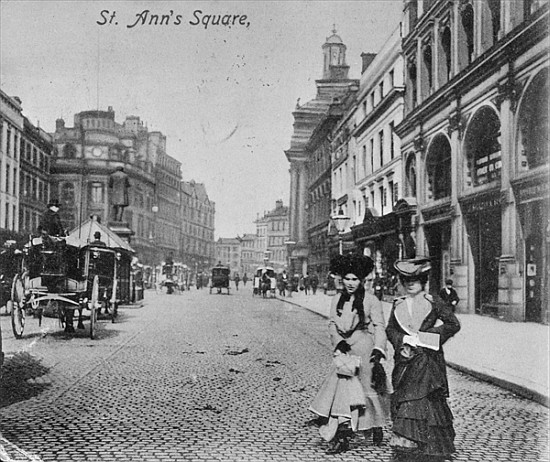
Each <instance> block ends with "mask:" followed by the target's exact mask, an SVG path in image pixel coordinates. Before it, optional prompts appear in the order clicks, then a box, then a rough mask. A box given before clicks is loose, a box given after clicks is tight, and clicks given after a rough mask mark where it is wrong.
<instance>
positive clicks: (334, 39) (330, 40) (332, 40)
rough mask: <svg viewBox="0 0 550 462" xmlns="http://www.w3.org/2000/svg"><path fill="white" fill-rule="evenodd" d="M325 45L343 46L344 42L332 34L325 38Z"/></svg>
mask: <svg viewBox="0 0 550 462" xmlns="http://www.w3.org/2000/svg"><path fill="white" fill-rule="evenodd" d="M326 43H339V44H343V43H344V42H343V41H342V39H341V38H340V36H339V35H337V34H332V35H331V36H330V37H327V41H326Z"/></svg>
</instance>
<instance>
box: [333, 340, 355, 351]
mask: <svg viewBox="0 0 550 462" xmlns="http://www.w3.org/2000/svg"><path fill="white" fill-rule="evenodd" d="M336 350H340V351H341V352H342V353H344V354H346V353H349V352H350V351H351V347H350V346H349V343H348V342H346V341H345V340H340V342H338V345H336V348H335V349H334V351H336Z"/></svg>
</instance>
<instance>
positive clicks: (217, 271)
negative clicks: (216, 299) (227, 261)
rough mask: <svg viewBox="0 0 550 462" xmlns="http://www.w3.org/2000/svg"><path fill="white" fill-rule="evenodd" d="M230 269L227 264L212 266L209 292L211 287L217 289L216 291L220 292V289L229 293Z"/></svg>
mask: <svg viewBox="0 0 550 462" xmlns="http://www.w3.org/2000/svg"><path fill="white" fill-rule="evenodd" d="M230 273H231V270H230V269H229V267H227V266H222V265H217V266H214V268H212V277H211V278H210V293H212V290H213V289H217V291H218V293H219V294H221V293H222V289H225V290H227V294H228V295H229V280H230V278H229V275H230Z"/></svg>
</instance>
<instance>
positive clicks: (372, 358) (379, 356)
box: [370, 348, 386, 363]
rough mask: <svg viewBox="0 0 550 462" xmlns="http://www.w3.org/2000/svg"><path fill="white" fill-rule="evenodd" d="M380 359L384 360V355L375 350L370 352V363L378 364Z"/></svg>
mask: <svg viewBox="0 0 550 462" xmlns="http://www.w3.org/2000/svg"><path fill="white" fill-rule="evenodd" d="M381 359H386V355H385V354H384V353H382V352H381V351H380V350H377V349H376V348H375V349H374V350H372V353H371V354H370V362H371V363H379V362H380V360H381Z"/></svg>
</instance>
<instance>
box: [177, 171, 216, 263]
mask: <svg viewBox="0 0 550 462" xmlns="http://www.w3.org/2000/svg"><path fill="white" fill-rule="evenodd" d="M181 198H182V218H183V224H182V229H181V230H180V232H181V235H180V236H181V249H182V257H181V258H182V260H183V262H185V264H187V265H188V266H189V267H190V268H193V267H195V266H196V267H200V269H201V270H208V269H209V268H210V267H212V266H214V265H215V264H216V263H218V260H217V259H216V248H215V246H216V241H215V239H214V226H215V216H216V204H215V202H213V201H211V200H210V199H209V197H208V193H207V191H206V187H205V185H204V184H203V183H197V182H195V181H194V180H191V181H182V182H181Z"/></svg>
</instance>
